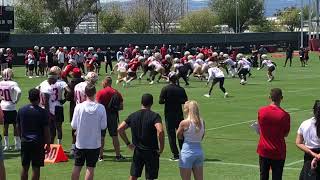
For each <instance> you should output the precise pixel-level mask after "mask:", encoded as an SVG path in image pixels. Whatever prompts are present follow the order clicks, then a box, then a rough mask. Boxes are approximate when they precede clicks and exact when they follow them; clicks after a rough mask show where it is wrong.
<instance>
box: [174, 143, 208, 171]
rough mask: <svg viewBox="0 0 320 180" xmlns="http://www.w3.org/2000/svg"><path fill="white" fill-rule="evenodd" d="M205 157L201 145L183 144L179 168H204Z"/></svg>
mask: <svg viewBox="0 0 320 180" xmlns="http://www.w3.org/2000/svg"><path fill="white" fill-rule="evenodd" d="M203 161H204V156H203V152H202V149H201V145H200V143H186V142H185V143H183V145H182V149H181V153H180V159H179V167H180V168H186V169H191V168H193V167H200V166H203Z"/></svg>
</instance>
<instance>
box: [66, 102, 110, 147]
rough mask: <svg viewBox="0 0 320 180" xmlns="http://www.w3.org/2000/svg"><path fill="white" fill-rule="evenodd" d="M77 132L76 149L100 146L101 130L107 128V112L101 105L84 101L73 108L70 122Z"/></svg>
mask: <svg viewBox="0 0 320 180" xmlns="http://www.w3.org/2000/svg"><path fill="white" fill-rule="evenodd" d="M71 127H72V129H75V130H76V132H77V141H76V147H77V148H78V149H98V148H100V147H101V130H103V129H106V128H107V114H106V110H105V108H104V106H103V105H101V104H98V103H96V102H90V101H84V102H83V103H80V104H77V106H76V107H75V108H74V113H73V118H72V122H71Z"/></svg>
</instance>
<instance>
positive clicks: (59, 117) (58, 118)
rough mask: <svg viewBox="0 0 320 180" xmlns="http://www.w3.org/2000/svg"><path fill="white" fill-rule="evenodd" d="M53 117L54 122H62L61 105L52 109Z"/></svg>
mask: <svg viewBox="0 0 320 180" xmlns="http://www.w3.org/2000/svg"><path fill="white" fill-rule="evenodd" d="M54 117H55V120H56V122H63V121H64V113H63V107H62V106H56V107H55V110H54Z"/></svg>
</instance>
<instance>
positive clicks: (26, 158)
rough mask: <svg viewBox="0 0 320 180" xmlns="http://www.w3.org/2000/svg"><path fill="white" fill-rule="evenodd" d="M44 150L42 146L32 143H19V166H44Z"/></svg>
mask: <svg viewBox="0 0 320 180" xmlns="http://www.w3.org/2000/svg"><path fill="white" fill-rule="evenodd" d="M44 158H45V150H44V144H40V143H34V142H22V143H21V164H22V166H29V165H30V163H32V167H42V166H44Z"/></svg>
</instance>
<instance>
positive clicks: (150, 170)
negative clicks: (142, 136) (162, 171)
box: [130, 148, 159, 179]
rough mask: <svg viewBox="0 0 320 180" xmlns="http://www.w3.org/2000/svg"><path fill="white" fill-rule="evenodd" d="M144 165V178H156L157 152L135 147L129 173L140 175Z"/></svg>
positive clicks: (135, 175)
mask: <svg viewBox="0 0 320 180" xmlns="http://www.w3.org/2000/svg"><path fill="white" fill-rule="evenodd" d="M144 166H145V177H146V179H158V172H159V153H158V152H157V151H156V150H154V151H153V150H140V149H138V148H135V150H134V153H133V158H132V163H131V170H130V175H131V176H134V177H141V174H142V170H143V167H144Z"/></svg>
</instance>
